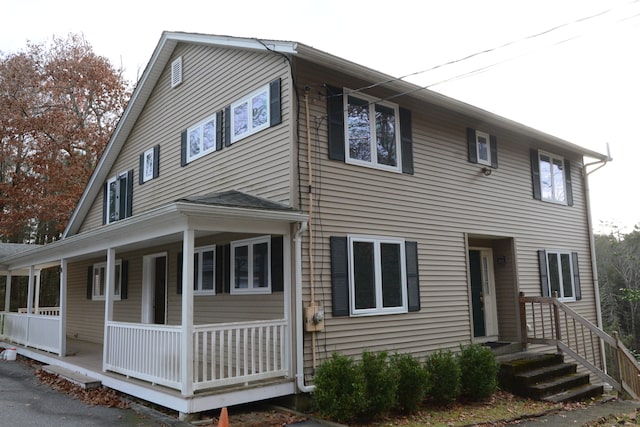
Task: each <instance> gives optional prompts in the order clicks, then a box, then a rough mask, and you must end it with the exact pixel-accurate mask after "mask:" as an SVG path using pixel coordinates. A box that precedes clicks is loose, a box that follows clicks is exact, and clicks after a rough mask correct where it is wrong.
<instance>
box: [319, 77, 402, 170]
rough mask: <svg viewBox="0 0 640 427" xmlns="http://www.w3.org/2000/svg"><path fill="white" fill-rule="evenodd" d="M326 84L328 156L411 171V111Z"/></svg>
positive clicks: (377, 166) (387, 168)
mask: <svg viewBox="0 0 640 427" xmlns="http://www.w3.org/2000/svg"><path fill="white" fill-rule="evenodd" d="M344 91H346V89H341V88H336V87H332V86H327V113H328V116H329V119H328V121H327V123H328V126H329V129H328V132H329V158H330V159H332V160H340V161H343V162H346V163H351V164H357V165H362V166H368V167H373V168H378V169H384V170H389V171H394V172H402V173H406V174H413V172H414V171H413V149H412V145H413V142H412V136H411V112H410V111H409V110H407V109H404V108H400V107H399V106H398V105H396V104H392V103H389V102H383V101H381V100H378V99H375V98H371V97H369V96H366V95H362V94H360V93H358V94H344Z"/></svg>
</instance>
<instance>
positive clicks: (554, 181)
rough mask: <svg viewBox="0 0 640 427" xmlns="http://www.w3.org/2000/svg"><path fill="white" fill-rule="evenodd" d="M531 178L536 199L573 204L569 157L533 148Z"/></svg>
mask: <svg viewBox="0 0 640 427" xmlns="http://www.w3.org/2000/svg"><path fill="white" fill-rule="evenodd" d="M531 179H532V183H533V197H534V198H535V199H538V200H543V201H546V202H553V203H559V204H563V205H569V206H572V205H573V190H572V185H571V162H570V161H569V160H568V159H563V158H562V157H560V156H557V155H555V154H551V153H547V152H544V151H539V150H531Z"/></svg>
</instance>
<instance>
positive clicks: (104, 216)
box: [102, 183, 109, 225]
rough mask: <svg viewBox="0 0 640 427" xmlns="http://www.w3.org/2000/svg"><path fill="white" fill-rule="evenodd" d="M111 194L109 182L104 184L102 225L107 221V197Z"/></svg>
mask: <svg viewBox="0 0 640 427" xmlns="http://www.w3.org/2000/svg"><path fill="white" fill-rule="evenodd" d="M108 195H109V183H105V184H104V192H103V195H102V225H105V224H106V223H107V197H108Z"/></svg>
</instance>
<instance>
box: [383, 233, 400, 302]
mask: <svg viewBox="0 0 640 427" xmlns="http://www.w3.org/2000/svg"><path fill="white" fill-rule="evenodd" d="M380 258H381V262H382V305H383V307H399V306H402V269H401V257H400V245H399V244H397V243H381V244H380Z"/></svg>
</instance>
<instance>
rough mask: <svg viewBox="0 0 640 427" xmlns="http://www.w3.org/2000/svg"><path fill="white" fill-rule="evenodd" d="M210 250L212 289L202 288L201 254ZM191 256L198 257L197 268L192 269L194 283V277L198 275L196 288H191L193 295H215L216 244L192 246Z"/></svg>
mask: <svg viewBox="0 0 640 427" xmlns="http://www.w3.org/2000/svg"><path fill="white" fill-rule="evenodd" d="M209 251H212V252H213V288H212V289H202V254H203V253H204V252H209ZM193 256H194V257H196V256H197V257H198V269H197V270H195V269H194V270H193V275H194V278H193V279H194V283H195V281H196V280H195V279H196V277H195V276H196V275H197V277H198V288H197V289H194V290H193V295H194V296H199V295H215V294H216V268H217V267H218V266H217V265H216V245H209V246H201V247H197V248H194V250H193Z"/></svg>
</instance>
